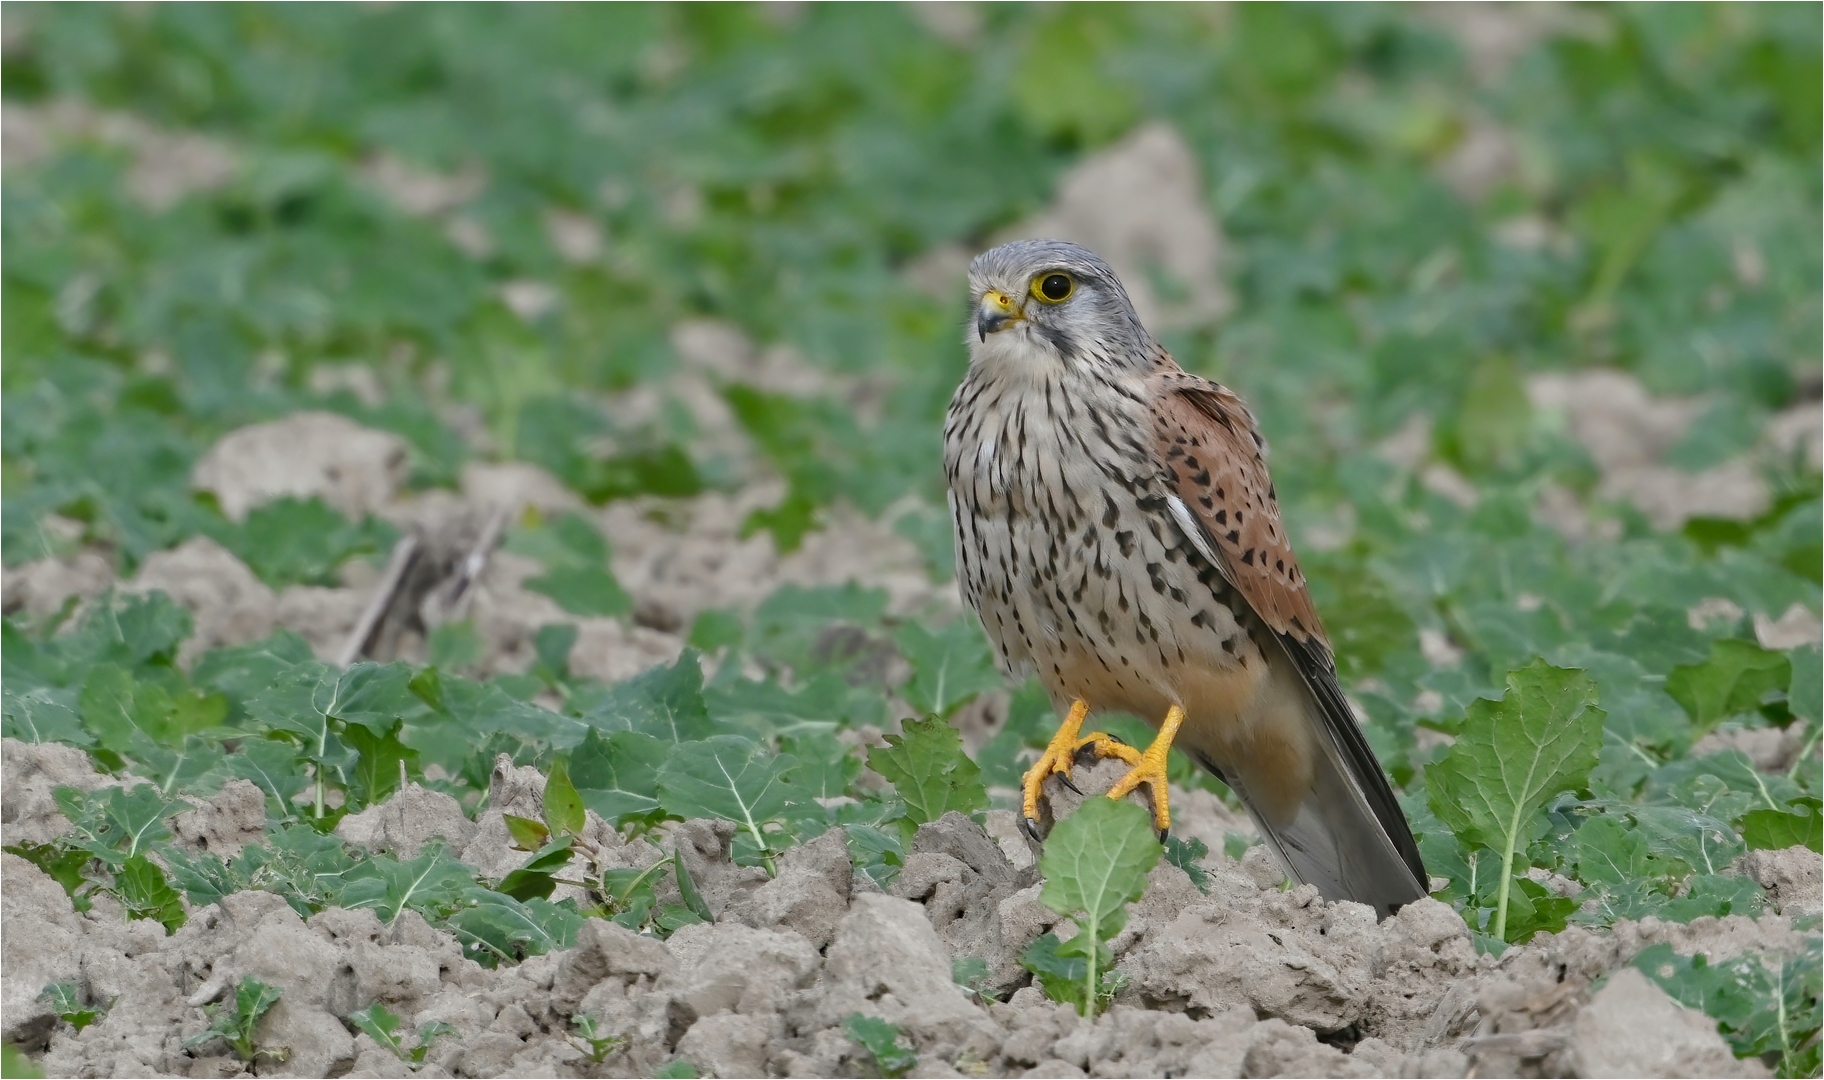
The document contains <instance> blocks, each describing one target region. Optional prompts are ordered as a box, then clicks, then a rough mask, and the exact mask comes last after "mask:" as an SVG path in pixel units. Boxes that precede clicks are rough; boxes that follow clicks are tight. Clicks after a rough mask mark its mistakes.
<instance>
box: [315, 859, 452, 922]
mask: <svg viewBox="0 0 1824 1080" xmlns="http://www.w3.org/2000/svg"><path fill="white" fill-rule="evenodd" d="M343 880H344V882H345V884H344V886H343V888H342V893H341V895H340V896H339V897H337V903H339V904H340V905H341V906H342V907H345V908H348V909H350V910H355V909H357V908H372V909H373V912H374V914H376V915H378V916H379V917H380V921H381V922H383V923H385V924H387V925H388V926H391V925H392V924H393V921H394V920H395V919H397V918H398V917H399V913H400V912H402V911H405V910H407V909H408V908H409V909H411V910H413V911H416V912H418V913H420V914H422V915H425V916H426V917H427V918H432V919H433V921H435V916H437V915H438V914H439V913H440V911H441V909H444V908H448V907H450V906H453V905H454V904H455V903H456V901H457V900H458V899H459V898H461V897H462V896H463V894H464V893H466V892H467V891H468V890H469V888H470V887H471V886H472V885H473V884H474V882H475V871H474V870H472V869H470V868H469V867H467V866H464V865H463V864H462V863H459V862H457V861H456V860H455V859H453V858H451V857H450V855H449V853H448V852H447V851H445V850H444V849H443V847H442V846H441V845H439V844H432V845H430V846H429V847H427V848H425V849H424V851H423V852H421V853H420V854H419V855H418V857H417V858H415V859H413V860H411V861H410V862H404V863H402V862H399V861H398V860H396V859H392V858H389V857H387V856H384V855H380V856H375V857H374V858H371V859H368V860H367V861H366V862H363V863H360V864H359V865H357V866H356V867H355V869H354V870H352V871H350V872H349V873H348V874H347V875H345V876H344V878H343Z"/></svg>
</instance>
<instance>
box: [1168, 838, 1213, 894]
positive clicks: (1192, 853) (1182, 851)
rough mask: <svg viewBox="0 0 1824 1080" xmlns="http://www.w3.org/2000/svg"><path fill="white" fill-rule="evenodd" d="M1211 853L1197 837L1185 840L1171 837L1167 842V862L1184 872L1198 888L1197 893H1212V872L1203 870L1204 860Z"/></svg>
mask: <svg viewBox="0 0 1824 1080" xmlns="http://www.w3.org/2000/svg"><path fill="white" fill-rule="evenodd" d="M1209 853H1210V847H1209V845H1208V844H1205V843H1204V842H1203V841H1202V840H1199V839H1197V838H1196V837H1191V838H1190V839H1188V840H1187V839H1185V838H1184V837H1181V836H1169V837H1167V838H1166V841H1165V861H1166V862H1169V863H1171V864H1172V865H1173V866H1176V867H1177V868H1178V869H1180V870H1182V871H1184V875H1185V876H1186V877H1188V878H1190V879H1191V884H1192V885H1195V886H1197V891H1198V892H1202V893H1207V892H1209V891H1210V872H1209V871H1208V870H1206V869H1204V868H1203V865H1202V860H1203V857H1204V856H1205V855H1208V854H1209Z"/></svg>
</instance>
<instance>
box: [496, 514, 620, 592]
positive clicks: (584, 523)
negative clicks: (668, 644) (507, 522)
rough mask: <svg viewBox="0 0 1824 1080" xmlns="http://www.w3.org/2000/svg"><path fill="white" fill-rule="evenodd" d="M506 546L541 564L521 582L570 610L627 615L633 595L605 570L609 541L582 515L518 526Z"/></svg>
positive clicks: (565, 516) (571, 515) (509, 549)
mask: <svg viewBox="0 0 1824 1080" xmlns="http://www.w3.org/2000/svg"><path fill="white" fill-rule="evenodd" d="M506 548H507V550H508V551H512V552H517V553H518V554H521V555H528V556H531V557H532V558H535V559H537V560H538V561H539V562H541V563H543V564H544V566H545V572H544V573H543V574H541V575H539V576H538V577H535V578H529V579H527V581H526V583H525V587H526V588H528V589H531V590H532V591H534V592H540V593H544V594H545V595H546V596H549V597H550V598H551V599H553V600H555V601H557V604H558V606H559V607H561V608H563V609H564V610H565V611H568V612H570V613H571V614H572V615H625V614H627V613H628V612H629V611H632V610H633V600H632V599H631V598H630V597H629V596H628V595H627V592H626V590H624V589H622V588H621V584H620V582H618V581H616V580H615V578H614V573H613V571H611V570H609V569H608V542H607V541H606V540H604V539H602V536H601V534H600V533H598V532H596V530H595V526H594V525H591V524H590V523H589V521H588V520H587V519H586V518H584V517H582V516H581V515H580V514H560V515H559V516H557V517H556V518H553V519H551V520H550V521H543V522H539V523H537V524H533V525H529V526H522V527H521V528H518V529H515V530H514V531H513V532H512V533H510V534H509V535H508V536H507V542H506Z"/></svg>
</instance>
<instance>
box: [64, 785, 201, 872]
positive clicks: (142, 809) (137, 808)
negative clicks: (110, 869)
mask: <svg viewBox="0 0 1824 1080" xmlns="http://www.w3.org/2000/svg"><path fill="white" fill-rule="evenodd" d="M55 797H56V799H57V805H58V807H59V808H61V809H62V810H63V812H64V814H65V816H67V817H68V818H69V819H70V820H71V821H72V822H73V823H75V825H76V829H77V832H78V834H79V835H81V836H82V837H84V839H83V840H82V845H83V846H84V847H86V848H88V850H89V851H90V852H91V853H92V854H94V855H96V856H98V857H100V858H102V859H103V860H106V861H108V862H110V863H113V864H118V863H119V862H120V861H121V860H124V859H127V858H131V857H133V856H135V855H140V854H143V853H144V852H146V851H148V850H150V849H151V847H152V846H153V845H154V844H157V843H159V842H160V841H164V840H169V839H170V838H171V830H170V828H169V827H168V826H167V825H166V824H165V819H166V818H168V817H170V816H171V815H173V814H177V813H181V812H183V811H185V810H188V809H190V804H189V803H187V802H184V801H183V800H181V799H167V798H166V797H165V796H164V794H163V793H162V792H160V791H159V790H158V789H157V788H156V787H153V786H152V785H151V784H136V785H134V787H133V788H131V789H127V788H121V787H106V788H99V789H97V790H95V791H91V792H88V793H87V794H84V793H82V792H79V791H77V790H76V789H75V788H68V787H61V788H58V789H57V790H56V792H55Z"/></svg>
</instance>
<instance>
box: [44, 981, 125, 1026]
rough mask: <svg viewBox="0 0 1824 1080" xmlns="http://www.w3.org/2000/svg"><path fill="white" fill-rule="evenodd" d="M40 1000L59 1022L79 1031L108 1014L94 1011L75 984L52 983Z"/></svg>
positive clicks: (106, 1011)
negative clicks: (55, 1015) (48, 1006)
mask: <svg viewBox="0 0 1824 1080" xmlns="http://www.w3.org/2000/svg"><path fill="white" fill-rule="evenodd" d="M38 1000H39V1001H43V1002H46V1003H47V1004H49V1005H50V1007H51V1010H52V1011H53V1012H55V1013H56V1014H57V1018H58V1019H59V1020H62V1021H64V1022H65V1023H67V1024H69V1025H70V1026H72V1027H74V1028H75V1029H76V1030H77V1031H81V1030H82V1029H83V1028H85V1027H88V1026H89V1025H90V1024H93V1023H94V1022H95V1021H97V1020H99V1019H101V1018H102V1017H103V1016H106V1015H107V1014H108V1010H107V1009H105V1008H101V1009H92V1008H90V1007H89V1006H88V1003H87V1002H85V1001H83V1000H82V993H81V992H80V991H79V990H77V988H76V984H75V983H52V984H51V985H49V986H47V987H45V988H44V990H43V992H42V993H40V994H39V995H38Z"/></svg>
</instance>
